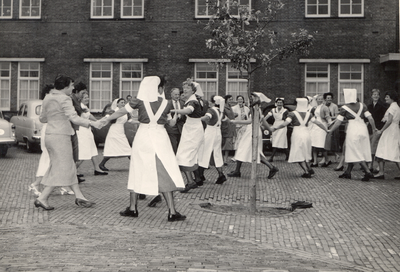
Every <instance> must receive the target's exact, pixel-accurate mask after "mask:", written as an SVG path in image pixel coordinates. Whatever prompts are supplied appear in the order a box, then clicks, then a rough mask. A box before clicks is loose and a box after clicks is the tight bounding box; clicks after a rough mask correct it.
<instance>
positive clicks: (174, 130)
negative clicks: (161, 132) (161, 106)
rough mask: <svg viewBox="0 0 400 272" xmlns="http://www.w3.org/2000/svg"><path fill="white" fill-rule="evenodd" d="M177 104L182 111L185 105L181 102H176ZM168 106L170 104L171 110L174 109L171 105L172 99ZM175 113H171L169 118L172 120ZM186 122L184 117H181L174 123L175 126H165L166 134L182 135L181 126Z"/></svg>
mask: <svg viewBox="0 0 400 272" xmlns="http://www.w3.org/2000/svg"><path fill="white" fill-rule="evenodd" d="M178 103H179V105H180V107H181V109H183V107H184V105H185V103H184V102H183V101H182V100H178ZM168 104H171V106H172V108H173V107H174V105H173V103H172V99H171V100H168ZM174 115H175V113H174V112H171V116H172V118H173V117H174ZM185 121H186V115H181V117H180V118H179V119H178V120H177V121H176V124H175V126H173V127H171V126H170V125H168V123H167V124H165V129H166V130H167V133H168V134H182V128H183V125H184V124H185Z"/></svg>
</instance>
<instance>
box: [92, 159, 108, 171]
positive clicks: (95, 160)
mask: <svg viewBox="0 0 400 272" xmlns="http://www.w3.org/2000/svg"><path fill="white" fill-rule="evenodd" d="M91 161H92V164H93V168H94V170H95V171H97V172H103V170H101V169H100V166H99V164H100V163H99V161H100V160H99V155H97V156H93V157H92V159H91ZM104 173H105V172H104Z"/></svg>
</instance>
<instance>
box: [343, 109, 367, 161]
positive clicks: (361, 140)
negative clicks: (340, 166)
mask: <svg viewBox="0 0 400 272" xmlns="http://www.w3.org/2000/svg"><path fill="white" fill-rule="evenodd" d="M342 108H343V109H345V110H346V111H347V112H349V113H350V114H352V115H353V116H354V117H355V119H353V120H349V124H348V126H347V131H346V140H345V143H346V151H345V152H344V161H345V162H347V163H352V162H362V161H366V162H370V161H371V160H372V159H371V144H370V140H369V134H368V128H367V125H366V124H365V123H364V121H363V120H362V119H361V118H360V115H361V113H362V110H363V104H362V103H360V109H359V110H358V112H357V113H355V112H354V111H353V110H351V109H350V108H349V107H347V106H343V107H342Z"/></svg>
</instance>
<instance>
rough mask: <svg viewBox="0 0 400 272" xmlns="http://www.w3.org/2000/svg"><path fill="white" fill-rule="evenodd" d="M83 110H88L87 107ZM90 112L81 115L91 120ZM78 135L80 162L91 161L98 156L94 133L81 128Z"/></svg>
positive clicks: (77, 132)
mask: <svg viewBox="0 0 400 272" xmlns="http://www.w3.org/2000/svg"><path fill="white" fill-rule="evenodd" d="M81 107H82V108H87V107H86V106H85V105H83V104H82V105H81ZM89 116H90V112H83V113H82V114H81V117H82V118H85V119H89ZM76 135H77V136H78V145H79V160H90V159H92V157H94V156H97V155H98V152H97V147H96V143H95V142H94V136H93V133H92V129H91V128H90V127H89V128H86V127H82V126H80V127H79V130H77V131H76Z"/></svg>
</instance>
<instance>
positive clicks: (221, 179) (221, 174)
mask: <svg viewBox="0 0 400 272" xmlns="http://www.w3.org/2000/svg"><path fill="white" fill-rule="evenodd" d="M216 169H217V171H218V179H217V181H216V182H215V184H222V183H224V182H225V181H226V180H227V179H226V177H225V175H224V172H223V171H222V167H216Z"/></svg>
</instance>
